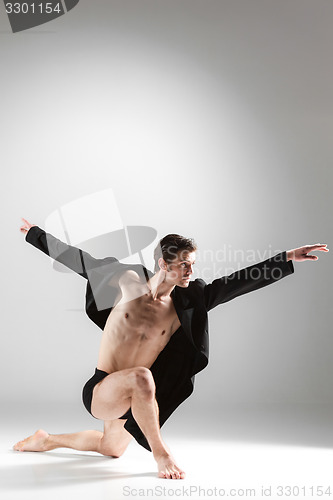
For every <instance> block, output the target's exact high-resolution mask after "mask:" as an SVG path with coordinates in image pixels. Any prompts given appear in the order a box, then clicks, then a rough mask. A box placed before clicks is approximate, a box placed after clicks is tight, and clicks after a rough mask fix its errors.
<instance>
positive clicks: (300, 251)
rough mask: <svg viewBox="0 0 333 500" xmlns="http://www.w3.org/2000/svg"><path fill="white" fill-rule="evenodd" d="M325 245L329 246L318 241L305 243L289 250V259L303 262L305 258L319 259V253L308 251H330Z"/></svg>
mask: <svg viewBox="0 0 333 500" xmlns="http://www.w3.org/2000/svg"><path fill="white" fill-rule="evenodd" d="M325 247H327V245H321V244H320V243H317V244H316V245H305V246H304V247H299V248H294V249H293V250H288V252H287V260H294V261H296V262H302V261H303V260H318V257H317V255H308V253H309V252H312V251H317V250H319V251H320V252H329V249H328V248H325Z"/></svg>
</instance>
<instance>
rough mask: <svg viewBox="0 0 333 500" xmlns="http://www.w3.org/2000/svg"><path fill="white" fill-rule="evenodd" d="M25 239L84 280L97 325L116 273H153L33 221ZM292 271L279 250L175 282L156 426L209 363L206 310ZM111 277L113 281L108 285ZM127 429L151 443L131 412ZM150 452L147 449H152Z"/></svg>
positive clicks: (159, 373) (114, 291)
mask: <svg viewBox="0 0 333 500" xmlns="http://www.w3.org/2000/svg"><path fill="white" fill-rule="evenodd" d="M26 241H28V242H29V243H31V244H32V245H34V246H35V247H36V248H38V249H39V250H41V251H42V252H44V253H45V254H47V255H49V256H50V257H52V258H53V259H55V260H56V261H57V262H60V263H61V264H63V265H65V266H67V267H69V268H70V269H72V270H73V271H75V272H76V273H78V274H80V276H82V277H84V278H86V279H87V290H86V313H87V315H88V316H89V318H90V319H91V320H92V321H93V322H94V323H95V324H96V325H97V326H99V328H101V329H104V326H105V323H106V320H107V318H108V316H109V314H110V312H111V311H112V307H113V306H114V305H115V303H116V302H117V300H118V298H119V291H120V290H119V287H117V281H118V280H117V279H116V278H117V276H118V274H121V273H123V272H124V271H125V270H127V269H134V270H136V271H137V272H138V273H139V274H141V275H144V276H145V277H146V278H147V279H148V278H149V277H151V276H153V273H151V272H150V271H148V270H147V269H146V268H145V267H144V266H142V265H141V264H134V265H128V264H122V263H120V262H119V261H118V260H117V259H116V258H115V257H107V258H105V259H94V258H93V257H91V255H89V254H88V253H87V252H84V251H82V250H80V249H78V248H75V247H73V246H70V245H67V244H66V243H63V242H62V241H60V240H58V239H57V238H55V237H54V236H52V235H51V234H49V233H46V232H45V231H43V230H42V229H40V228H39V227H38V226H33V227H32V228H31V229H30V230H29V231H28V233H27V235H26ZM293 272H294V266H293V263H292V261H288V262H287V258H286V252H281V253H279V254H277V255H275V256H274V257H272V258H269V259H267V260H265V261H263V262H260V263H258V264H254V265H252V266H250V267H247V268H244V269H241V270H239V271H236V272H235V273H233V274H231V275H229V276H226V277H222V278H217V279H215V280H214V281H212V282H211V283H209V284H207V283H205V281H204V280H202V279H200V278H198V279H195V280H194V281H191V282H190V283H189V286H188V287H187V288H181V287H177V286H176V287H175V288H174V289H173V291H172V293H171V297H172V300H173V303H174V306H175V309H176V312H177V315H178V317H179V320H180V323H181V326H180V328H179V329H178V330H177V331H176V332H175V333H174V334H173V336H172V337H171V339H170V341H169V343H168V344H167V345H166V347H165V348H164V349H163V351H162V352H161V353H160V354H159V356H158V357H157V359H156V360H155V362H154V364H153V365H152V366H151V372H152V374H153V377H154V380H155V385H156V399H157V403H158V406H159V418H160V426H162V425H163V424H164V422H165V421H166V420H167V419H168V418H169V417H170V415H171V414H172V413H173V412H174V410H175V409H176V408H177V407H178V406H179V405H180V404H181V403H182V402H183V401H184V400H185V399H186V398H188V397H189V396H190V394H191V393H192V392H193V386H194V385H193V384H194V376H195V374H196V373H198V372H200V371H201V370H203V369H204V368H205V367H206V366H207V364H208V348H209V346H208V315H207V312H208V311H210V310H211V309H213V308H214V307H216V306H217V305H219V304H222V303H224V302H228V301H229V300H231V299H234V298H235V297H239V296H240V295H243V294H245V293H248V292H252V291H253V290H258V289H259V288H262V287H264V286H266V285H269V284H271V283H274V282H275V281H278V280H279V279H281V278H283V277H284V276H288V275H289V274H292V273H293ZM110 282H111V284H110ZM125 429H126V430H127V431H128V432H130V433H131V434H132V435H133V436H134V438H135V439H136V440H137V442H138V443H139V444H141V445H142V446H143V447H145V448H146V449H147V450H150V446H149V444H148V442H147V440H146V438H145V436H144V435H143V433H142V432H141V430H140V428H139V426H138V424H137V423H136V421H135V420H134V418H133V415H132V413H131V411H129V418H128V419H127V421H126V423H125ZM150 451H151V450H150Z"/></svg>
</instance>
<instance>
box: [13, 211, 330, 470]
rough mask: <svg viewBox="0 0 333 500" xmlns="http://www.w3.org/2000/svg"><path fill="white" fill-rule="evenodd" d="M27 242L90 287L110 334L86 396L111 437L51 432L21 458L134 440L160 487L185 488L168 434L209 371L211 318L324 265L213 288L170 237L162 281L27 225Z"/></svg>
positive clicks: (257, 268)
mask: <svg viewBox="0 0 333 500" xmlns="http://www.w3.org/2000/svg"><path fill="white" fill-rule="evenodd" d="M23 222H24V224H23V225H22V226H21V228H20V229H21V231H22V232H23V233H25V234H26V240H27V241H28V242H29V243H31V244H33V245H34V246H35V247H37V248H39V249H40V250H42V251H43V252H44V253H46V254H47V255H49V256H51V257H52V258H54V259H56V260H57V261H59V262H61V263H62V264H64V265H66V266H67V267H69V268H71V269H72V270H74V271H76V272H77V273H78V274H80V275H81V276H83V277H85V278H86V279H87V280H88V285H87V295H86V311H87V314H88V316H89V317H90V318H91V319H92V320H93V321H94V322H95V323H96V324H97V325H98V326H99V327H100V328H102V329H103V336H102V340H101V345H100V351H99V357H98V362H97V368H96V370H95V374H94V375H93V377H92V378H91V379H90V380H89V381H88V382H87V383H86V385H85V387H84V389H83V402H84V405H85V407H86V408H87V410H88V411H89V413H91V415H92V416H93V417H95V418H98V419H101V420H103V421H104V432H103V433H102V432H98V431H83V432H78V433H75V434H64V435H57V436H55V435H49V434H48V433H47V432H45V431H43V430H39V431H37V432H36V433H35V434H34V435H33V436H30V437H29V438H27V439H25V440H23V441H20V442H18V443H17V444H16V445H14V449H15V450H18V451H47V450H52V449H55V448H59V447H67V448H73V449H77V450H81V451H96V452H99V453H102V454H104V455H108V456H113V457H119V456H120V455H121V454H122V453H124V451H125V449H126V448H127V446H128V444H129V442H130V440H131V438H132V436H134V437H135V439H136V440H137V441H138V442H139V444H141V445H142V446H144V447H145V448H147V449H148V450H151V451H152V452H153V456H154V458H155V460H156V462H157V467H158V475H159V477H163V478H168V479H182V478H184V477H185V473H184V471H183V470H182V469H181V468H180V467H178V465H177V464H176V462H175V460H174V458H173V457H172V455H171V453H170V450H169V449H168V447H167V446H166V444H165V443H164V441H163V440H162V437H161V434H160V427H161V426H162V425H163V423H164V422H165V421H166V420H167V418H168V417H169V416H170V415H171V413H172V412H173V411H174V410H175V409H176V408H177V407H178V406H179V404H181V403H182V402H183V401H184V400H185V399H186V398H187V397H188V396H189V395H190V394H191V393H192V391H193V382H194V376H195V374H196V373H198V372H199V371H201V370H202V369H203V368H205V367H206V365H207V363H208V322H207V312H208V311H209V310H210V309H212V308H213V307H216V306H217V305H218V304H221V303H223V302H226V301H228V300H231V299H233V298H235V297H238V296H240V295H242V294H244V293H248V292H250V291H253V290H257V289H259V288H262V287H264V286H266V285H268V284H270V283H274V282H275V281H277V280H279V279H281V278H282V277H284V276H287V275H289V274H291V273H293V272H294V268H293V263H292V261H293V260H295V261H299V262H301V261H305V260H317V259H318V257H316V256H313V255H308V254H309V252H311V251H313V250H321V251H326V252H327V251H328V249H327V248H326V246H327V245H322V244H316V245H307V246H304V247H300V248H296V249H294V250H289V251H288V252H282V253H280V254H277V255H276V256H274V257H272V258H270V259H267V260H266V261H264V262H261V263H258V264H255V265H254V266H250V267H248V268H245V269H242V270H240V271H237V272H236V273H233V274H232V275H230V276H227V277H223V278H218V279H216V280H214V281H213V282H212V283H210V284H206V283H205V282H204V281H203V280H202V279H196V280H195V281H192V282H190V276H191V274H192V273H193V265H194V262H195V251H196V245H195V243H194V241H193V240H191V239H188V238H184V237H182V236H179V235H175V234H171V235H167V236H165V237H164V238H162V240H161V241H160V244H159V245H158V246H157V248H156V250H155V254H154V258H155V274H152V273H151V272H149V271H148V270H147V269H146V268H145V267H144V266H141V265H132V266H131V265H125V264H121V263H119V261H118V260H117V259H116V258H113V257H110V258H106V259H94V258H93V257H91V256H90V255H89V254H87V253H86V252H83V251H82V250H80V249H77V248H75V247H71V246H70V245H66V244H65V243H63V242H61V241H60V240H58V239H57V238H54V237H53V236H52V235H50V234H47V233H45V231H43V230H42V229H40V228H39V227H38V226H34V225H32V224H30V223H29V222H28V221H26V220H25V219H23Z"/></svg>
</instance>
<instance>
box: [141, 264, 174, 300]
mask: <svg viewBox="0 0 333 500" xmlns="http://www.w3.org/2000/svg"><path fill="white" fill-rule="evenodd" d="M147 284H148V287H149V288H150V291H151V294H152V297H153V300H157V299H162V298H163V297H168V296H170V294H171V292H172V290H173V289H174V288H175V285H172V284H170V283H167V282H166V280H165V273H164V272H163V271H158V272H157V273H156V274H154V276H153V277H152V278H150V280H149V281H148V283H147Z"/></svg>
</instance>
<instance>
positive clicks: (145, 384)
mask: <svg viewBox="0 0 333 500" xmlns="http://www.w3.org/2000/svg"><path fill="white" fill-rule="evenodd" d="M132 382H133V389H134V390H140V391H142V392H144V393H146V394H147V395H151V394H154V393H155V382H154V378H153V375H152V373H151V371H150V370H149V369H148V368H146V367H144V366H138V367H136V368H134V369H133V371H132Z"/></svg>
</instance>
